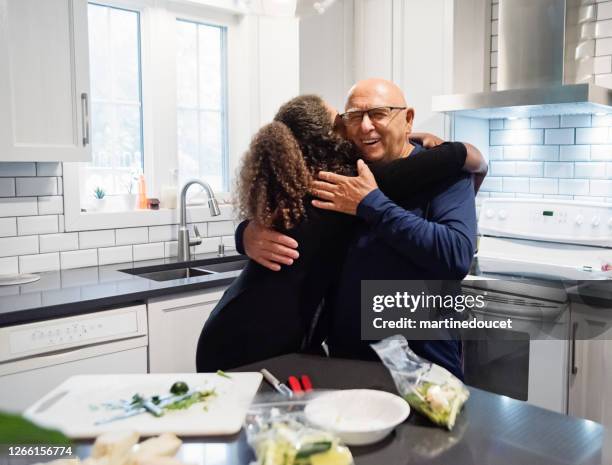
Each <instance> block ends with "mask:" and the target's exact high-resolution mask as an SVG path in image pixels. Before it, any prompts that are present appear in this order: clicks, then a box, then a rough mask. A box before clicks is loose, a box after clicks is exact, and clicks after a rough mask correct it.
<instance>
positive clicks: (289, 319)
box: [196, 95, 482, 372]
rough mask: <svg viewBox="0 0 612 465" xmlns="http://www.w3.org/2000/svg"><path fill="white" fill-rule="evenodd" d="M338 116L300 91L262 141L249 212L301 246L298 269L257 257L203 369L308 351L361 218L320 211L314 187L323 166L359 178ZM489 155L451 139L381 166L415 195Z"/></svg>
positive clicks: (220, 316)
mask: <svg viewBox="0 0 612 465" xmlns="http://www.w3.org/2000/svg"><path fill="white" fill-rule="evenodd" d="M333 116H334V114H333V113H332V111H331V108H330V107H328V106H327V105H326V103H325V102H324V101H323V100H322V99H321V98H320V97H317V96H314V95H305V96H300V97H296V98H294V99H292V100H290V101H289V102H287V103H286V104H284V105H283V106H282V107H281V108H280V109H279V111H278V113H277V114H276V116H275V118H274V121H273V122H272V123H270V124H267V125H266V126H264V127H263V128H261V129H260V130H259V132H258V133H257V134H256V135H255V136H254V137H253V139H252V141H251V145H250V148H249V150H248V152H247V153H246V155H245V156H244V160H243V162H242V167H241V170H240V174H239V179H238V186H237V189H236V195H237V199H236V201H237V205H238V209H239V212H240V216H241V217H242V218H248V219H249V220H251V221H256V222H257V223H259V224H261V225H263V226H266V227H271V228H274V229H277V230H279V231H281V232H283V233H284V234H287V235H289V236H291V237H293V238H295V239H296V240H297V241H298V243H299V244H300V258H299V260H297V261H296V262H295V263H294V264H293V265H292V266H289V267H283V268H282V269H281V270H280V271H271V270H269V269H267V268H264V267H263V266H261V265H259V264H258V263H256V262H255V261H253V260H249V261H248V263H247V265H246V267H245V268H244V270H243V271H242V273H241V274H240V276H239V277H238V278H237V279H236V280H235V281H234V282H233V283H232V285H231V286H230V287H229V289H228V290H227V291H226V292H225V294H224V295H223V297H222V299H221V300H220V302H219V303H218V304H217V306H216V307H215V309H214V310H213V312H212V313H211V315H210V317H209V318H208V320H207V321H206V324H205V326H204V328H203V330H202V333H201V335H200V339H199V342H198V349H197V355H196V364H197V369H198V371H199V372H205V371H215V370H218V369H222V370H223V369H230V368H235V367H237V366H241V365H245V364H248V363H252V362H255V361H258V360H263V359H266V358H270V357H274V356H278V355H281V354H286V353H291V352H298V351H300V350H301V349H302V348H303V346H304V343H305V340H306V339H307V337H308V335H309V332H310V328H311V325H312V321H313V318H314V315H315V314H316V311H317V308H318V306H319V304H320V303H321V300H322V299H323V297H324V296H325V294H326V292H327V291H328V290H329V288H330V286H331V285H332V284H333V282H334V279H335V278H336V277H337V276H338V274H339V272H340V268H341V266H342V263H343V260H344V255H345V252H346V246H347V245H348V240H347V238H348V237H349V235H350V232H351V228H353V226H354V225H355V221H357V220H356V219H355V217H354V216H349V215H345V214H341V213H335V212H330V211H327V210H321V209H317V208H314V207H313V206H312V205H311V197H310V195H309V189H310V186H311V183H312V182H313V181H314V178H315V176H316V174H317V173H318V172H319V171H330V172H335V173H339V174H343V175H347V176H353V175H355V174H356V162H357V159H358V154H357V152H356V149H355V147H354V146H353V144H352V143H350V142H348V141H346V140H344V139H343V138H342V137H341V136H340V135H338V134H336V132H335V131H334V119H333ZM481 160H482V156H481V155H480V153H479V152H478V151H477V150H475V149H470V150H469V151H468V150H466V146H465V145H464V144H461V143H445V144H442V145H440V146H438V147H435V148H433V149H431V150H427V151H424V152H420V153H417V154H414V155H412V156H410V157H408V158H403V159H399V160H396V161H394V162H391V163H389V164H387V165H384V166H380V167H377V168H373V173H374V176H375V177H376V181H377V183H378V185H379V188H380V189H381V190H382V191H383V192H384V193H385V194H386V195H388V196H389V197H390V198H391V199H405V198H408V197H409V196H410V195H411V194H414V193H416V192H418V191H419V190H420V189H422V188H423V187H424V186H426V185H428V184H430V183H434V182H438V181H440V180H442V179H444V178H446V177H448V176H452V175H456V174H457V173H458V172H459V171H461V170H462V169H463V168H464V166H465V167H466V168H468V169H471V168H472V167H473V169H476V167H479V166H480V164H481Z"/></svg>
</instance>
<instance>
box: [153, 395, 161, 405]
mask: <svg viewBox="0 0 612 465" xmlns="http://www.w3.org/2000/svg"><path fill="white" fill-rule="evenodd" d="M151 402H153V403H154V404H155V405H159V403H160V402H161V399H160V398H159V396H153V397H151Z"/></svg>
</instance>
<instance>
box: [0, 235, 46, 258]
mask: <svg viewBox="0 0 612 465" xmlns="http://www.w3.org/2000/svg"><path fill="white" fill-rule="evenodd" d="M34 253H38V236H14V237H3V238H0V257H11V256H14V255H28V254H34Z"/></svg>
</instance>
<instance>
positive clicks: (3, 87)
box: [0, 0, 91, 161]
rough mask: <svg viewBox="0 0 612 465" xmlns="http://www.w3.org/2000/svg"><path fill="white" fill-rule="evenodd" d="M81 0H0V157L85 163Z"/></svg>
mask: <svg viewBox="0 0 612 465" xmlns="http://www.w3.org/2000/svg"><path fill="white" fill-rule="evenodd" d="M87 39H88V38H87V0H44V1H41V0H0V108H1V109H2V111H0V161H88V160H90V159H91V150H90V143H89V135H90V130H89V106H90V102H89V95H90V94H89V63H88V60H89V52H88V40H87Z"/></svg>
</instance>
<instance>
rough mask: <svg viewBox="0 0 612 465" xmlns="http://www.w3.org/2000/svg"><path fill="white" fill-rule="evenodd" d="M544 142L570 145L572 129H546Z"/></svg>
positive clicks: (572, 135)
mask: <svg viewBox="0 0 612 465" xmlns="http://www.w3.org/2000/svg"><path fill="white" fill-rule="evenodd" d="M544 143H545V144H547V145H570V144H573V143H574V129H573V128H564V129H546V130H545V132H544Z"/></svg>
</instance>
